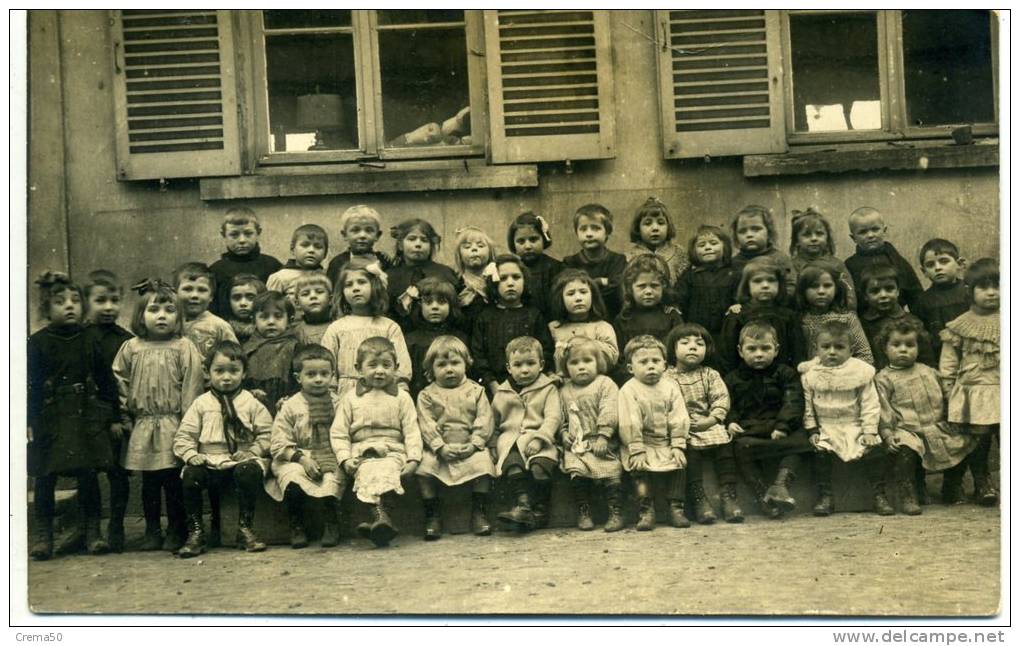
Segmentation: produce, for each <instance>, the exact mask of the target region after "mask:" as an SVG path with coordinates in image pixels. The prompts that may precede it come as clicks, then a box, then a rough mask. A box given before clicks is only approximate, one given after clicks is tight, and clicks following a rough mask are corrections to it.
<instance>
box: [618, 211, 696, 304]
mask: <svg viewBox="0 0 1020 646" xmlns="http://www.w3.org/2000/svg"><path fill="white" fill-rule="evenodd" d="M675 238H676V227H674V226H673V221H672V220H671V219H670V217H669V211H668V210H667V209H666V205H665V204H663V203H662V202H660V201H659V200H658V198H655V197H650V198H648V199H647V200H645V203H644V204H642V205H641V207H640V208H639V209H638V210H637V213H635V214H634V220H633V221H632V222H631V225H630V246H629V247H627V250H626V251H625V252H624V255H626V256H627V261H628V262H630V261H632V260H634V258H636V257H638V256H641V255H643V254H648V253H650V254H655V255H656V256H658V257H659V258H661V259H662V260H663V262H665V263H666V266H667V267H668V268H669V269H668V276H667V281H666V286H667V287H670V288H671V287H673V285H674V284H676V281H677V278H679V277H680V274H681V273H683V271H684V270H685V269H687V266H688V265H689V264H690V262H689V261H688V258H687V251H686V250H685V249H684V248H683V247H681V246H680V245H679V244H677V243H676V242H674V239H675Z"/></svg>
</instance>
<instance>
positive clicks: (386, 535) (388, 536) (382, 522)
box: [369, 494, 397, 547]
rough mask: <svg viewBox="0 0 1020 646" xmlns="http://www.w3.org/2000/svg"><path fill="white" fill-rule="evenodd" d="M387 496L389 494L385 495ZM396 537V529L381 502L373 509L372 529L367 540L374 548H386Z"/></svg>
mask: <svg viewBox="0 0 1020 646" xmlns="http://www.w3.org/2000/svg"><path fill="white" fill-rule="evenodd" d="M386 495H389V494H386ZM396 535H397V528H396V527H394V526H393V521H392V520H390V514H389V510H388V509H387V504H386V503H384V502H383V501H382V500H380V501H379V503H378V504H376V506H375V507H373V520H372V527H371V528H370V529H369V539H371V541H372V542H373V543H374V544H375V546H376V547H386V546H387V545H389V544H390V541H392V540H393V539H394V538H395V537H396Z"/></svg>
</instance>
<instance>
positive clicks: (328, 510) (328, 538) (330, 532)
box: [321, 497, 340, 547]
mask: <svg viewBox="0 0 1020 646" xmlns="http://www.w3.org/2000/svg"><path fill="white" fill-rule="evenodd" d="M321 543H322V546H323V547H336V546H337V545H339V544H340V513H339V512H338V511H337V500H336V498H332V497H330V498H323V505H322V541H321Z"/></svg>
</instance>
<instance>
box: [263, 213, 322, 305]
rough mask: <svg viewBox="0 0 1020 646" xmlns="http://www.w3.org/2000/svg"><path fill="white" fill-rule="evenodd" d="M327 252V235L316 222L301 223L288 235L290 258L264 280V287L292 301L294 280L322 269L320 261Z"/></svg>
mask: <svg viewBox="0 0 1020 646" xmlns="http://www.w3.org/2000/svg"><path fill="white" fill-rule="evenodd" d="M327 253H329V236H328V235H327V234H326V230H325V229H323V228H322V227H320V226H319V225H317V224H302V225H301V226H299V227H298V228H296V229H294V234H293V235H292V236H291V237H290V254H291V256H292V257H291V258H290V259H289V260H288V261H287V264H286V265H284V266H283V269H281V270H280V271H278V272H276V273H275V274H273V275H272V276H270V277H269V280H267V281H266V289H269V290H270V291H274V292H280V293H281V294H283V295H285V296H286V297H287V298H288V299H289V300H290V302H291V303H293V302H294V281H295V280H297V279H298V278H299V277H301V276H307V275H309V274H312V273H316V272H321V271H322V261H323V260H325V259H326V254H327Z"/></svg>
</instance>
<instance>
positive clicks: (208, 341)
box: [174, 262, 237, 359]
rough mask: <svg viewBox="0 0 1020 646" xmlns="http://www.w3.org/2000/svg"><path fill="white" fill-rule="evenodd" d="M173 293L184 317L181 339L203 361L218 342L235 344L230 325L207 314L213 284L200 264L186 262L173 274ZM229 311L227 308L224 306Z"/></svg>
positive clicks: (214, 283)
mask: <svg viewBox="0 0 1020 646" xmlns="http://www.w3.org/2000/svg"><path fill="white" fill-rule="evenodd" d="M174 289H175V290H177V298H178V299H179V300H180V302H181V311H182V312H183V313H184V336H186V337H188V338H189V339H191V341H192V343H194V344H195V347H197V348H198V351H199V353H200V354H201V355H202V358H203V359H208V358H209V353H210V352H212V349H213V346H214V345H216V344H217V343H219V342H220V341H233V342H234V343H237V336H235V335H234V330H233V328H231V327H230V324H229V323H227V322H226V321H224V320H223V319H221V318H220V317H218V316H216V315H215V314H213V313H212V312H210V311H209V304H210V303H211V302H212V298H213V293H215V291H216V280H215V279H214V278H213V275H212V272H211V271H210V270H209V268H208V267H206V266H205V265H203V264H202V263H200V262H186V263H184V264H183V265H181V266H180V267H178V268H177V271H175V272H174ZM228 307H229V305H228Z"/></svg>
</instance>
